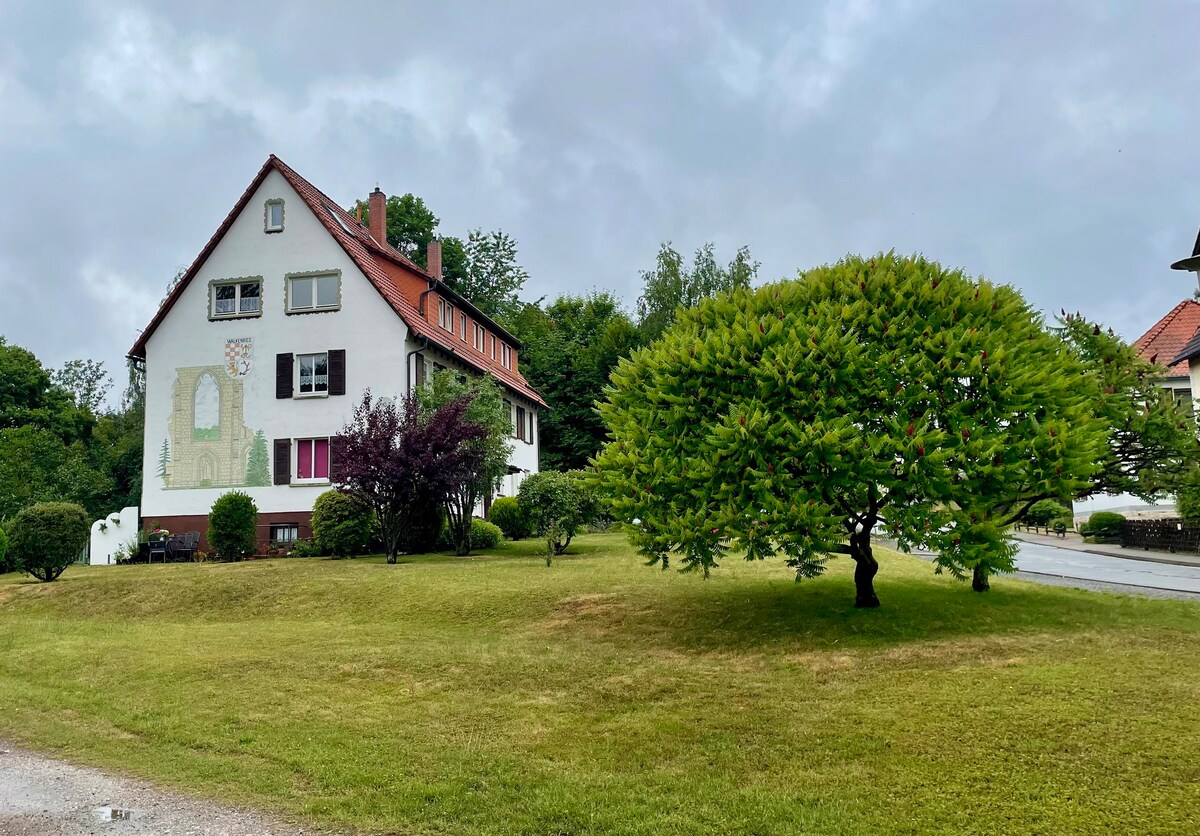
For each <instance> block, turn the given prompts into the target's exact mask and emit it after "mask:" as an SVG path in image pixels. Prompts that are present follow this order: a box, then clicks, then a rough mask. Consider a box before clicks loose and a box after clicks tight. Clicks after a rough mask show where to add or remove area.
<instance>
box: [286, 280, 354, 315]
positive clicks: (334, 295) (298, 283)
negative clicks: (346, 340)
mask: <svg viewBox="0 0 1200 836" xmlns="http://www.w3.org/2000/svg"><path fill="white" fill-rule="evenodd" d="M286 278H287V312H288V313H290V314H297V313H316V312H318V311H336V310H338V309H339V308H341V307H342V274H341V273H340V272H339V271H337V270H331V271H328V272H322V273H288V274H287V277H286Z"/></svg>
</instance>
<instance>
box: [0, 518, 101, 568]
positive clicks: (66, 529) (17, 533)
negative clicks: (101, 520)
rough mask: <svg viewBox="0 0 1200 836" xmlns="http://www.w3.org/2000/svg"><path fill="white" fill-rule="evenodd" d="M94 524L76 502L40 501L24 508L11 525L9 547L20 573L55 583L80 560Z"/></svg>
mask: <svg viewBox="0 0 1200 836" xmlns="http://www.w3.org/2000/svg"><path fill="white" fill-rule="evenodd" d="M90 530H91V523H90V522H89V517H88V514H87V511H85V510H83V507H82V506H80V505H76V504H75V503H73V502H39V503H37V504H36V505H31V506H29V507H28V508H24V509H22V510H21V511H20V512H19V513H18V514H17V515H16V517H14V518H13V521H12V524H11V525H10V526H9V531H10V532H11V533H10V535H9V541H8V548H9V552H10V553H11V556H12V559H13V560H14V561H15V562H16V564H17V565H18V566H19V567H20V569H21V571H23V572H28V573H29V574H31V575H33V576H34V577H35V578H37V579H38V580H40V581H52V580H54V579H55V578H57V577H58V576H59V575H61V574H62V573H63V570H64V569H66V568H67V567H68V566H70V565H71V564H72V563H74V562H75V561H76V560H78V559H79V555H80V553H81V552H82V551H83V549H84V547H85V546H87V541H88V532H89V531H90Z"/></svg>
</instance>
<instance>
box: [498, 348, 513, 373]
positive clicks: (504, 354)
mask: <svg viewBox="0 0 1200 836" xmlns="http://www.w3.org/2000/svg"><path fill="white" fill-rule="evenodd" d="M500 362H501V364H503V366H504V368H506V369H511V368H512V349H511V348H509V347H508V344H507V343H505V344H504V346H502V347H501V349H500Z"/></svg>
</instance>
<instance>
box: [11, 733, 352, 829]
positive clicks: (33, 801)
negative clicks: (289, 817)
mask: <svg viewBox="0 0 1200 836" xmlns="http://www.w3.org/2000/svg"><path fill="white" fill-rule="evenodd" d="M317 832H321V833H329V831H315V830H312V829H309V830H304V829H302V828H299V827H297V826H295V825H289V824H286V823H284V822H281V821H278V820H273V819H270V818H267V817H266V816H264V815H262V814H260V813H253V812H250V811H248V810H240V809H238V808H236V807H229V806H225V805H220V804H213V803H211V802H207V801H203V800H201V799H197V798H191V797H188V796H183V795H178V794H175V793H170V792H164V791H162V790H158V789H155V788H153V787H151V786H150V785H149V784H147V783H145V782H142V781H136V780H132V779H128V778H120V777H117V776H114V775H110V774H108V773H105V772H101V771H99V770H97V769H92V768H90V767H82V766H72V765H71V764H67V763H62V762H61V761H56V760H52V759H50V758H46V757H42V756H41V755H35V754H33V753H32V752H27V751H23V750H21V749H17V748H15V747H13V746H9V745H7V744H5V743H3V742H2V741H0V835H2V836H89V835H90V834H96V836H102V834H110V833H111V834H135V835H136V836H297V834H303V833H317Z"/></svg>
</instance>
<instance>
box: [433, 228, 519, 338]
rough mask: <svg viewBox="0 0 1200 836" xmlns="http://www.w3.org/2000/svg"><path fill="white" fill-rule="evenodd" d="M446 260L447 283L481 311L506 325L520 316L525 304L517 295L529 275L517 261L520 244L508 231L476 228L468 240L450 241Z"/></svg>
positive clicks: (444, 260) (444, 251)
mask: <svg viewBox="0 0 1200 836" xmlns="http://www.w3.org/2000/svg"><path fill="white" fill-rule="evenodd" d="M447 255H449V256H450V259H449V262H448V263H447V260H446V256H447ZM442 259H443V265H444V266H443V270H442V276H443V278H444V279H445V280H446V283H447V284H449V285H450V286H451V287H452V288H454V289H455V290H457V291H458V292H459V293H461V294H462V295H463V296H465V297H466V298H467V299H470V300H471V302H472V303H473V304H474V305H475V307H477V308H479V310H481V311H483V312H484V313H485V314H487V315H488V316H490V317H491V318H492V319H495V320H499V321H500V322H501V323H504V324H508V323H510V322H511V321H512V319H513V317H514V316H516V315H517V313H518V312H519V310H520V305H521V303H520V301H519V300H518V298H517V294H518V293H519V292H520V291H521V288H522V287H524V286H525V281H526V279H528V278H529V273H527V272H526V271H525V268H524V267H522V266H521V265H520V264H519V263H518V262H517V242H516V239H514V238H513V237H512V236H511V235H509V234H508V233H507V232H504V231H503V230H499V229H497V230H493V231H492V232H484V231H483V230H482V229H472V230H471V231H470V232H469V233H468V234H467V240H466V241H460V240H458V239H456V238H453V239H447V240H446V241H445V242H443V250H442Z"/></svg>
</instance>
